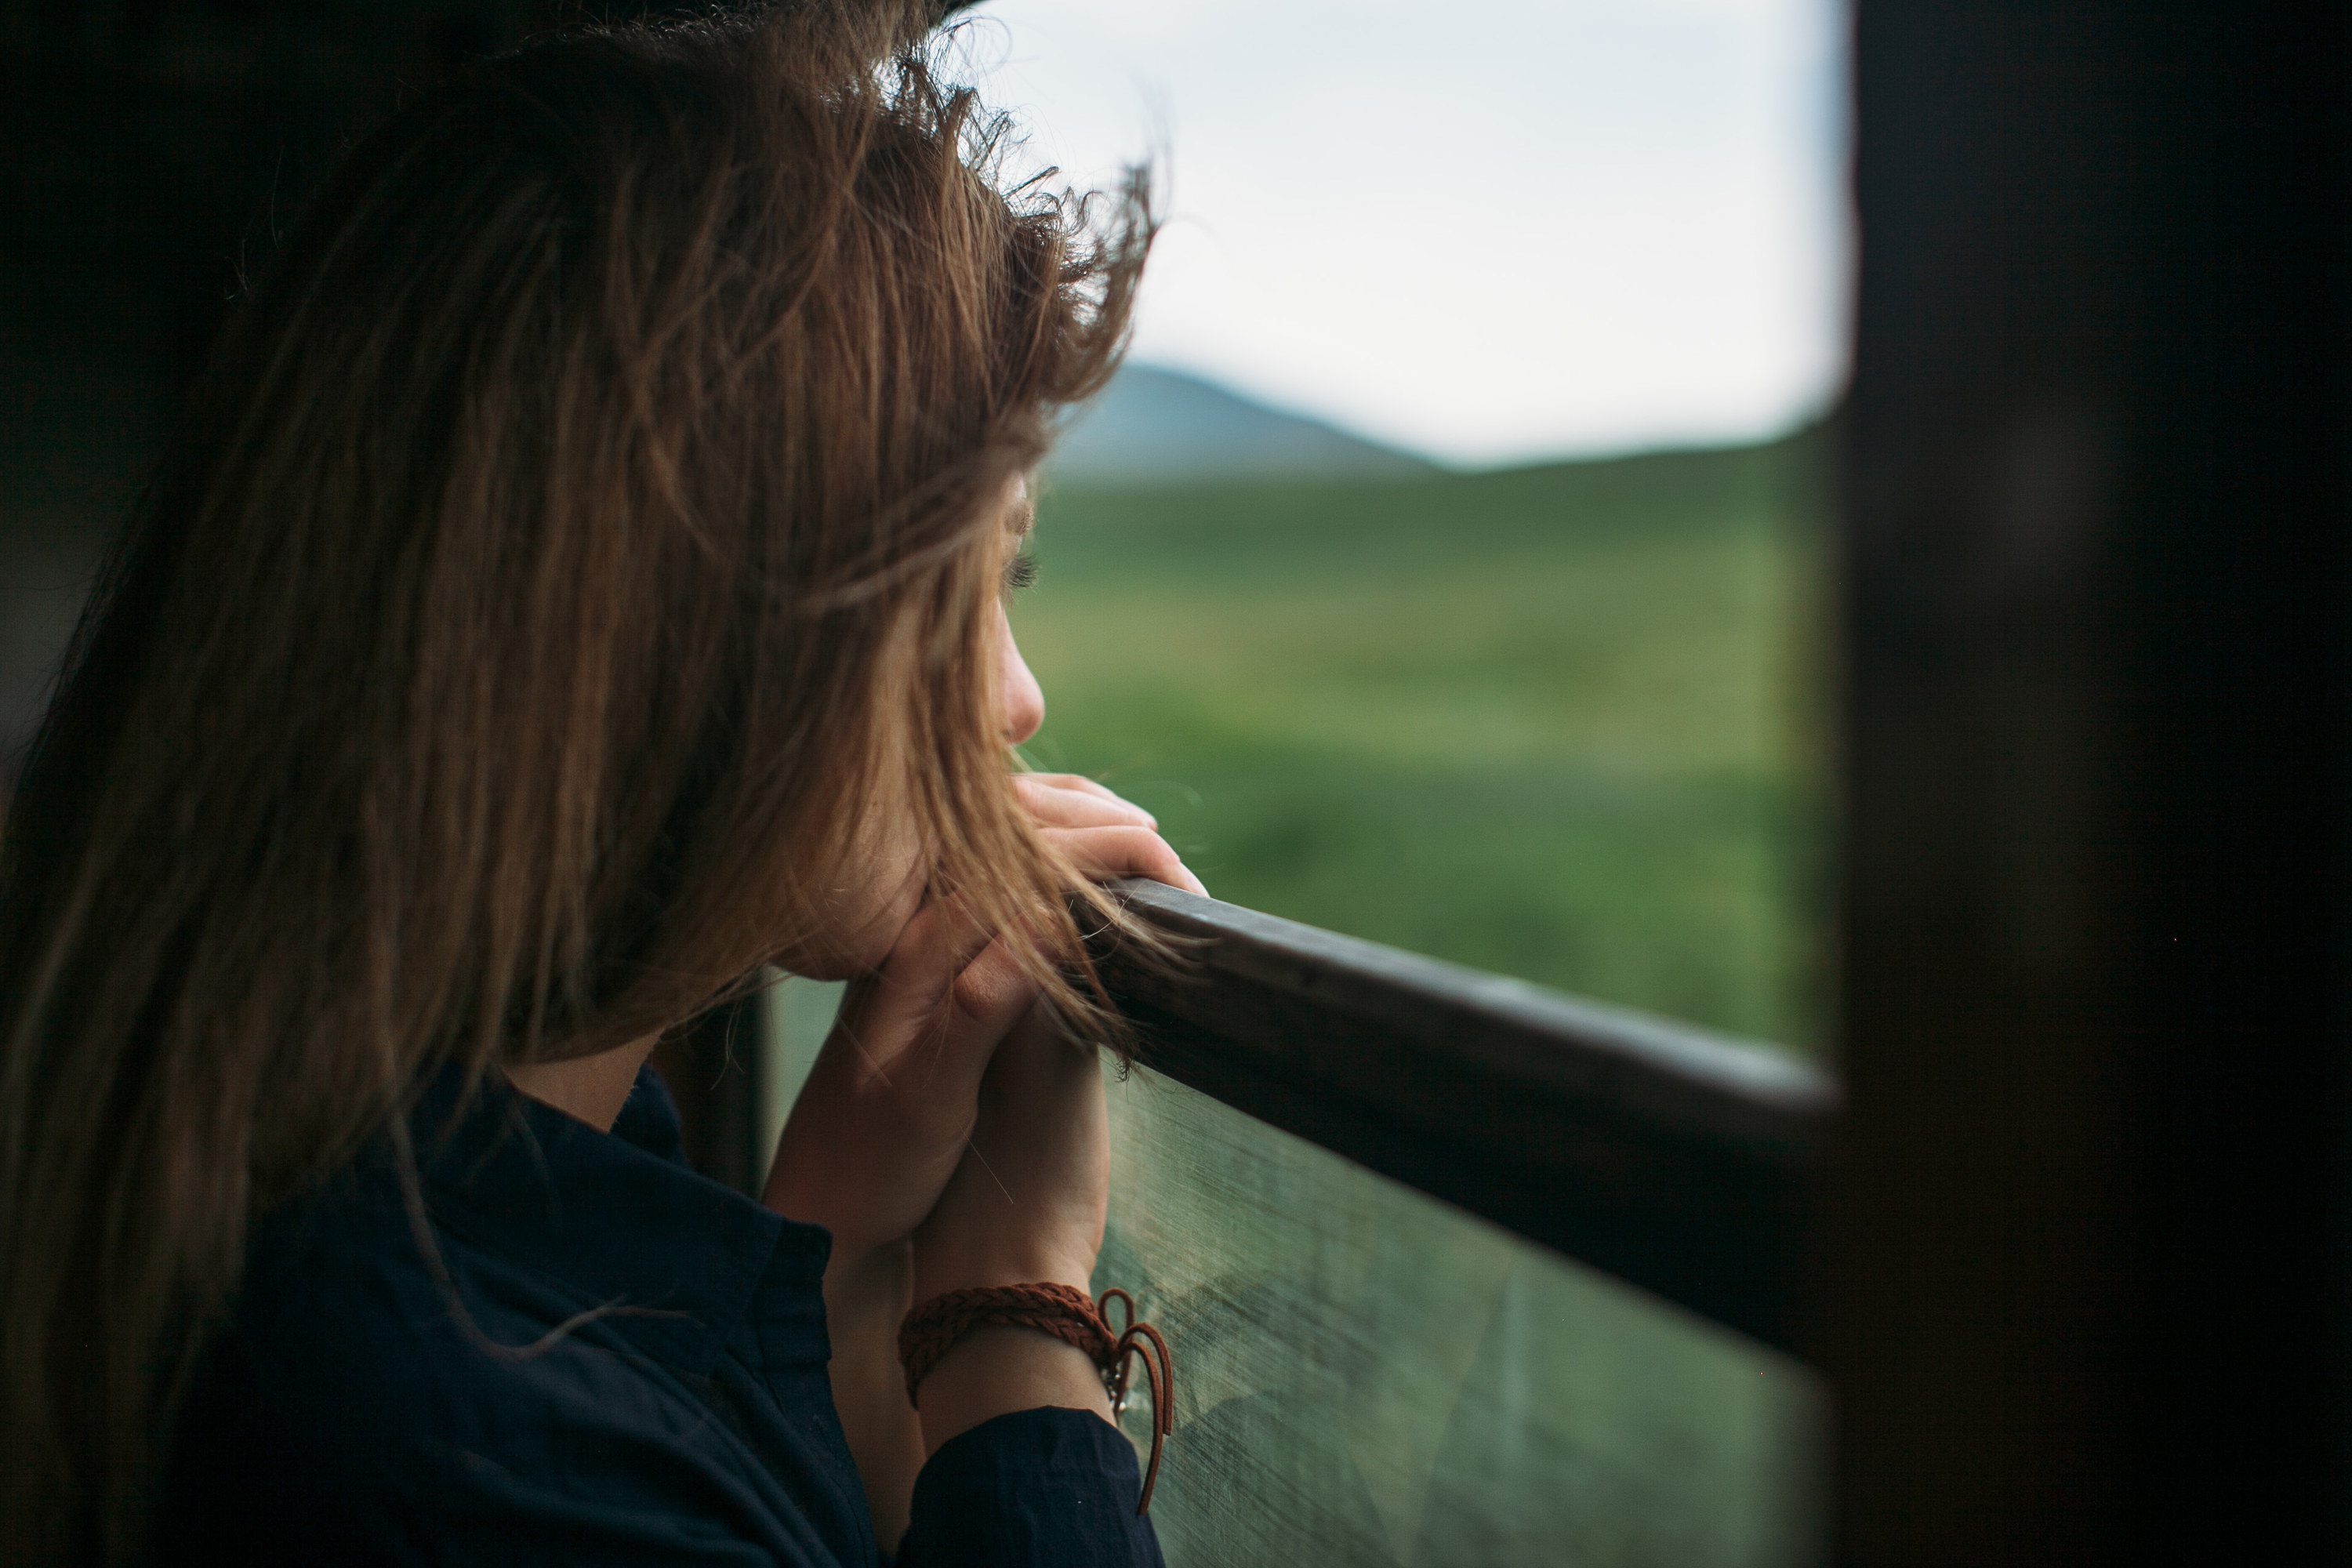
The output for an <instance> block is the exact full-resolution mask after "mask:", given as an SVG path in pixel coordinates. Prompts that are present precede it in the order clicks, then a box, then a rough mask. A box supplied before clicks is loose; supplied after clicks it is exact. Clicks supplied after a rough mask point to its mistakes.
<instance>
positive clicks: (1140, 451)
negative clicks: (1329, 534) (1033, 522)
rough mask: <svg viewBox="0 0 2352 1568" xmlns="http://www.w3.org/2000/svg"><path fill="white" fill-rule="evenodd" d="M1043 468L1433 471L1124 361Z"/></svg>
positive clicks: (1271, 474) (1130, 479) (1184, 473)
mask: <svg viewBox="0 0 2352 1568" xmlns="http://www.w3.org/2000/svg"><path fill="white" fill-rule="evenodd" d="M1046 467H1047V469H1048V471H1049V472H1051V473H1053V474H1054V475H1055V477H1057V478H1060V479H1069V480H1074V481H1076V482H1079V483H1083V484H1088V485H1105V484H1108V485H1126V484H1138V485H1154V484H1166V483H1170V482H1173V481H1185V480H1202V479H1294V478H1295V479H1307V478H1331V479H1337V478H1343V477H1344V478H1363V479H1370V478H1373V477H1376V476H1381V475H1407V474H1428V473H1434V472H1436V471H1437V469H1436V465H1434V464H1433V463H1430V462H1428V461H1426V460H1425V459H1423V458H1416V457H1414V456H1412V454H1411V453H1408V452H1401V451H1398V450H1397V449H1396V448H1395V447H1383V446H1381V444H1380V443H1378V442H1376V441H1367V440H1365V439H1364V438H1363V437H1360V436H1350V435H1349V434H1348V433H1347V432H1346V431H1344V430H1337V429H1334V428H1333V427H1332V426H1328V425H1326V424H1323V423H1322V422H1321V421H1319V420H1316V419H1309V418H1307V417H1306V416H1303V415H1297V414H1286V413H1284V412H1282V411H1281V410H1280V409H1276V408H1268V407H1266V406H1265V405H1264V404H1261V403H1254V402H1252V401H1250V400H1249V399H1248V398H1246V397H1243V396H1241V395H1238V394H1236V393H1232V392H1228V391H1226V390H1225V389H1224V388H1223V387H1222V386H1219V385H1217V384H1214V383H1213V382H1207V381H1203V380H1202V379H1200V378H1199V377H1198V376H1192V375H1186V374H1183V373H1181V372H1180V371H1172V370H1161V369H1159V368H1157V367H1155V366H1151V365H1142V364H1130V365H1128V366H1127V367H1125V368H1124V369H1122V370H1121V371H1120V372H1119V373H1118V376H1117V378H1116V379H1114V380H1113V381H1112V382H1111V384H1110V385H1109V386H1108V388H1107V389H1105V390H1104V392H1103V393H1102V395H1100V396H1098V397H1097V398H1096V399H1095V400H1094V401H1093V402H1092V403H1089V404H1088V405H1086V407H1084V408H1083V409H1081V410H1079V412H1078V413H1077V415H1076V416H1075V417H1074V418H1073V419H1072V420H1071V422H1070V425H1069V426H1068V428H1067V430H1066V432H1065V434H1064V435H1063V437H1062V439H1061V442H1060V444H1059V445H1058V446H1057V447H1055V450H1054V456H1053V458H1051V459H1050V460H1049V461H1048V463H1047V465H1046Z"/></svg>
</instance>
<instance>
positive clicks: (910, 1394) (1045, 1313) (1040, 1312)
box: [898, 1284, 1176, 1514]
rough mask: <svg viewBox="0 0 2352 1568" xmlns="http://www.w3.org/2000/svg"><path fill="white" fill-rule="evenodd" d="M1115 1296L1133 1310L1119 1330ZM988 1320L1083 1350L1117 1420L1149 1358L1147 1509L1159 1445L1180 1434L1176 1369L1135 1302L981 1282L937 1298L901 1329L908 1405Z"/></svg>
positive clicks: (1121, 1294) (1114, 1292) (1059, 1288)
mask: <svg viewBox="0 0 2352 1568" xmlns="http://www.w3.org/2000/svg"><path fill="white" fill-rule="evenodd" d="M1114 1297H1116V1298H1117V1299H1118V1303H1119V1305H1120V1306H1122V1307H1124V1308H1125V1309H1127V1310H1126V1311H1125V1312H1124V1313H1123V1314H1122V1316H1123V1317H1124V1319H1125V1320H1126V1321H1125V1323H1124V1326H1123V1327H1121V1328H1120V1329H1119V1331H1118V1332H1117V1333H1113V1332H1112V1331H1111V1326H1110V1321H1109V1318H1108V1312H1109V1310H1110V1303H1111V1300H1112V1298H1114ZM984 1323H1002V1324H1004V1325H1006V1326H1007V1327H1010V1328H1016V1329H1034V1330H1036V1331H1038V1332H1039V1333H1044V1334H1051V1335H1053V1336H1054V1337H1055V1339H1057V1340H1059V1341H1061V1342H1063V1343H1064V1344H1066V1345H1074V1346H1076V1348H1077V1349H1079V1350H1081V1351H1084V1352H1086V1354H1087V1360H1089V1361H1091V1362H1093V1363H1095V1365H1096V1367H1097V1369H1098V1370H1100V1372H1101V1373H1102V1374H1103V1383H1104V1385H1105V1386H1106V1387H1108V1389H1109V1390H1110V1414H1111V1419H1112V1420H1113V1421H1117V1420H1118V1417H1119V1416H1121V1415H1124V1414H1126V1411H1127V1394H1128V1384H1129V1371H1130V1368H1131V1365H1132V1363H1133V1361H1134V1358H1136V1357H1137V1356H1141V1357H1142V1358H1143V1375H1144V1380H1145V1382H1146V1383H1147V1384H1150V1389H1151V1462H1150V1464H1149V1465H1148V1466H1146V1467H1145V1468H1144V1472H1143V1495H1142V1497H1141V1498H1140V1500H1138V1501H1137V1503H1136V1505H1135V1511H1136V1512H1137V1513H1138V1514H1142V1513H1146V1512H1149V1511H1150V1508H1151V1489H1152V1488H1153V1487H1154V1486H1156V1485H1158V1484H1159V1481H1160V1444H1161V1443H1163V1442H1165V1441H1166V1440H1167V1438H1168V1436H1169V1434H1171V1433H1172V1432H1174V1431H1175V1430H1176V1364H1175V1363H1174V1362H1173V1361H1172V1360H1171V1359H1170V1357H1169V1354H1168V1342H1167V1341H1166V1340H1164V1339H1162V1338H1160V1331H1159V1330H1158V1329H1155V1328H1153V1327H1152V1326H1151V1325H1150V1323H1146V1322H1139V1321H1137V1319H1136V1316H1135V1298H1134V1297H1132V1296H1130V1295H1129V1294H1128V1293H1127V1292H1126V1291H1124V1290H1121V1289H1118V1288H1116V1287H1113V1288H1112V1289H1108V1290H1106V1291H1104V1292H1103V1293H1102V1300H1101V1301H1100V1302H1096V1301H1092V1300H1087V1293H1086V1292H1085V1291H1083V1290H1080V1289H1076V1287H1074V1286H1069V1285H1050V1284H1039V1285H983V1286H980V1287H978V1288H976V1289H970V1290H950V1291H948V1292H947V1293H946V1294H945V1295H942V1296H934V1297H932V1298H931V1299H930V1300H928V1301H925V1302H923V1303H921V1304H920V1305H919V1306H917V1307H916V1308H915V1310H912V1311H910V1312H908V1314H907V1316H906V1317H905V1319H904V1320H903V1321H900V1323H899V1324H898V1361H899V1363H900V1364H901V1365H903V1366H904V1367H905V1368H906V1369H907V1403H908V1404H909V1405H912V1404H914V1403H915V1390H916V1388H917V1387H918V1386H919V1384H921V1383H922V1381H923V1379H924V1377H925V1376H927V1375H928V1374H929V1372H930V1370H931V1368H933V1367H935V1366H937V1365H938V1364H939V1363H940V1357H941V1356H943V1355H945V1354H947V1353H948V1351H949V1349H950V1347H951V1346H952V1345H954V1343H955V1342H957V1341H958V1340H960V1339H961V1338H963V1337H964V1335H966V1334H968V1333H970V1332H971V1331H972V1330H974V1329H976V1328H979V1327H980V1326H982V1324H984Z"/></svg>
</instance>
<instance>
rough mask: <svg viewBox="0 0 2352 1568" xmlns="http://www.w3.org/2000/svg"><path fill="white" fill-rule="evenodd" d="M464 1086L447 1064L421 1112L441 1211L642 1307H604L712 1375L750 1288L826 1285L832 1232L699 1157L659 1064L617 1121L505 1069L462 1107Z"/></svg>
mask: <svg viewBox="0 0 2352 1568" xmlns="http://www.w3.org/2000/svg"><path fill="white" fill-rule="evenodd" d="M461 1087H462V1085H461V1082H460V1080H459V1079H457V1076H456V1075H455V1074H454V1073H444V1074H443V1075H442V1076H441V1077H440V1078H439V1079H436V1081H435V1083H434V1084H433V1086H432V1088H431V1089H430V1090H429V1091H428V1092H427V1093H426V1094H425V1097H424V1099H423V1100H422V1102H421V1103H420V1104H419V1106H418V1107H417V1110H416V1111H415V1114H414V1116H413V1117H412V1126H413V1127H414V1129H415V1148H416V1152H417V1158H418V1162H419V1165H420V1169H421V1173H422V1176H423V1182H424V1187H425V1200H426V1204H427V1206H428V1208H429V1209H430V1211H431V1212H432V1214H433V1215H434V1217H435V1219H436V1222H438V1223H440V1224H442V1225H445V1226H447V1227H448V1228H450V1229H451V1230H453V1231H455V1232H457V1233H458V1234H460V1235H463V1236H464V1237H466V1238H467V1239H468V1240H470V1241H472V1242H473V1243H475V1244H476V1245H478V1246H482V1247H489V1248H491V1249H493V1250H494V1251H496V1252H497V1253H498V1254H499V1255H500V1256H501V1257H503V1258H508V1259H510V1260H512V1261H513V1262H515V1263H517V1264H520V1265H521V1266H522V1267H524V1268H529V1269H531V1270H532V1271H534V1272H536V1273H539V1274H541V1275H542V1276H544V1277H547V1278H550V1279H555V1280H557V1281H559V1282H561V1283H562V1284H565V1285H568V1286H571V1287H572V1288H574V1289H577V1290H578V1291H579V1292H580V1293H581V1294H582V1295H583V1296H584V1297H585V1298H587V1299H588V1300H589V1301H591V1302H593V1303H594V1304H597V1305H612V1306H615V1307H620V1308H623V1309H636V1310H622V1311H618V1312H615V1313H614V1314H612V1315H611V1316H610V1317H609V1318H608V1319H607V1320H606V1321H607V1322H608V1323H609V1324H610V1325H611V1327H612V1328H613V1329H614V1331H617V1332H619V1333H620V1334H621V1335H623V1336H624V1337H625V1338H626V1339H628V1340H629V1341H630V1342H632V1343H634V1344H635V1345H636V1346H637V1348H639V1349H640V1350H642V1351H643V1352H646V1354H648V1355H651V1356H654V1357H656V1359H658V1360H660V1361H662V1362H664V1363H668V1364H671V1365H674V1366H677V1367H679V1368H680V1369H681V1370H684V1371H688V1372H691V1373H708V1372H709V1368H710V1365H711V1363H713V1362H714V1361H715V1360H716V1359H717V1356H718V1354H719V1347H720V1345H721V1344H722V1343H723V1342H726V1341H727V1340H729V1339H730V1338H731V1337H733V1336H734V1335H735V1333H736V1331H737V1329H738V1326H739V1325H740V1324H741V1322H742V1321H743V1319H744V1317H745V1314H746V1313H747V1311H749V1310H751V1306H752V1302H753V1297H754V1293H755V1292H761V1293H763V1294H771V1293H772V1292H774V1291H775V1290H777V1289H780V1288H781V1289H785V1290H788V1291H791V1292H792V1293H793V1294H798V1293H800V1292H801V1291H803V1290H804V1291H806V1292H808V1293H810V1294H812V1295H813V1294H814V1292H815V1291H816V1290H817V1289H818V1288H819V1286H820V1285H821V1283H822V1281H823V1279H824V1264H825V1258H826V1257H827V1255H828V1253H829V1252H830V1250H831V1247H832V1237H830V1235H829V1234H828V1233H827V1232H826V1231H825V1230H824V1228H823V1227H822V1226H813V1225H801V1224H798V1223H795V1222H793V1221H791V1220H787V1219H785V1218H783V1217H782V1215H777V1214H774V1213H772V1211H770V1210H769V1209H767V1208H764V1207H762V1206H761V1205H759V1204H756V1203H754V1202H752V1201H751V1199H750V1198H747V1197H745V1196H744V1195H743V1194H740V1193H738V1192H735V1191H733V1190H732V1189H731V1188H729V1187H725V1186H722V1185H720V1184H719V1183H717V1182H713V1181H710V1180H708V1179H707V1178H705V1177H703V1176H700V1175H698V1174H696V1173H695V1172H694V1171H692V1170H691V1169H689V1168H688V1166H687V1164H686V1163H685V1158H684V1154H683V1152H682V1150H681V1148H680V1141H679V1134H678V1121H677V1107H676V1106H675V1104H674V1103H673V1102H672V1101H671V1100H670V1096H669V1090H668V1088H667V1086H666V1085H665V1084H664V1083H663V1082H662V1080H661V1077H660V1075H659V1074H657V1073H656V1072H655V1071H654V1070H653V1069H652V1068H649V1067H648V1068H642V1069H640V1070H639V1072H638V1074H637V1079H636V1083H635V1086H634V1087H633V1088H632V1089H631V1090H630V1094H629V1099H628V1102H627V1104H626V1105H625V1107H624V1108H623V1110H622V1111H621V1114H620V1117H619V1119H618V1120H617V1121H614V1126H613V1131H611V1132H609V1133H607V1132H600V1131H597V1130H596V1129H595V1128H593V1127H591V1126H589V1125H588V1124H587V1123H585V1122H583V1121H574V1120H573V1119H572V1118H571V1117H569V1116H566V1115H564V1114H563V1113H562V1111H560V1110H554V1109H553V1108H552V1107H550V1106H546V1105H542V1104H541V1103H540V1102H539V1101H538V1100H532V1099H530V1097H529V1096H528V1095H525V1094H522V1093H520V1092H519V1091H518V1090H516V1089H514V1088H513V1086H512V1085H510V1084H509V1083H508V1082H507V1081H506V1080H505V1079H503V1078H497V1079H491V1080H488V1081H486V1082H484V1083H483V1084H482V1085H481V1086H480V1088H479V1089H478V1090H477V1091H476V1093H475V1094H474V1096H473V1098H472V1100H471V1101H470V1103H467V1105H466V1106H465V1107H464V1111H463V1114H462V1115H461V1116H457V1118H456V1119H455V1120H454V1121H453V1120H452V1112H453V1111H454V1110H457V1107H458V1100H459V1093H460V1089H461ZM763 1285H764V1287H765V1290H764V1291H762V1287H763Z"/></svg>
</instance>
